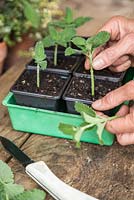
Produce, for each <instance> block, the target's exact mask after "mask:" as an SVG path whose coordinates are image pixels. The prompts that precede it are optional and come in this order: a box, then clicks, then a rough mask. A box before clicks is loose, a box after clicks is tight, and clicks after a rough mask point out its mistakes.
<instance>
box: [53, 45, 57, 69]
mask: <svg viewBox="0 0 134 200" xmlns="http://www.w3.org/2000/svg"><path fill="white" fill-rule="evenodd" d="M57 51H58V44H56V45H55V49H54V66H56V65H57Z"/></svg>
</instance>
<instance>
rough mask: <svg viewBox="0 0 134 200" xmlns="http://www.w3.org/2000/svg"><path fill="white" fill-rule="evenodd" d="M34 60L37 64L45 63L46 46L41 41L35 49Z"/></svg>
mask: <svg viewBox="0 0 134 200" xmlns="http://www.w3.org/2000/svg"><path fill="white" fill-rule="evenodd" d="M34 53H35V54H34V59H35V60H36V62H37V63H38V62H40V61H43V60H44V59H45V58H46V55H45V51H44V46H43V42H42V41H39V42H37V43H36V45H35V48H34Z"/></svg>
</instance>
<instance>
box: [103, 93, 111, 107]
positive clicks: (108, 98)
mask: <svg viewBox="0 0 134 200" xmlns="http://www.w3.org/2000/svg"><path fill="white" fill-rule="evenodd" d="M102 101H103V103H104V104H106V105H111V104H113V101H114V96H113V92H109V93H108V94H106V96H105V97H104V98H103V99H102Z"/></svg>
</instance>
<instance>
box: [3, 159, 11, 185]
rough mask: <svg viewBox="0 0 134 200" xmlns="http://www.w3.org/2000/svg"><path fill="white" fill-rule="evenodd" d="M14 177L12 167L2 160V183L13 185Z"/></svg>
mask: <svg viewBox="0 0 134 200" xmlns="http://www.w3.org/2000/svg"><path fill="white" fill-rule="evenodd" d="M13 178H14V175H13V173H12V171H11V169H10V167H9V166H8V165H7V164H6V163H4V162H3V161H2V160H0V181H1V182H3V183H13V182H14V179H13Z"/></svg>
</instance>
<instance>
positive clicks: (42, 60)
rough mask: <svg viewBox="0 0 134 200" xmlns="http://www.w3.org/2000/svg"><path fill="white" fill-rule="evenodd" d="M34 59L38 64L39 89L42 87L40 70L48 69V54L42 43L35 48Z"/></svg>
mask: <svg viewBox="0 0 134 200" xmlns="http://www.w3.org/2000/svg"><path fill="white" fill-rule="evenodd" d="M33 58H34V60H35V63H36V64H37V88H39V87H40V69H42V70H45V69H46V67H47V61H46V54H45V51H44V45H43V43H42V42H41V41H39V42H37V43H36V45H35V48H34V55H33Z"/></svg>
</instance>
